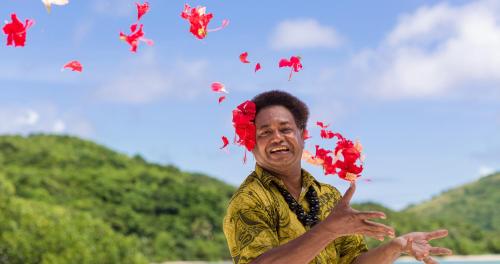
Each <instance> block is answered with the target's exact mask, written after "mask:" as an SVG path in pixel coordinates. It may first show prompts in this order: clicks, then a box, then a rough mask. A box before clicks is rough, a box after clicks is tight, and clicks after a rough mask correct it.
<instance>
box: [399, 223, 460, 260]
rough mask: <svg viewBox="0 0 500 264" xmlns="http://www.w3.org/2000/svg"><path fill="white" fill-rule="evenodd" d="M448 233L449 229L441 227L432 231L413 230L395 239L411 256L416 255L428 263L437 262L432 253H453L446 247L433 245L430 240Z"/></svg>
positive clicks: (418, 258) (416, 257)
mask: <svg viewBox="0 0 500 264" xmlns="http://www.w3.org/2000/svg"><path fill="white" fill-rule="evenodd" d="M447 235H448V230H446V229H441V230H435V231H431V232H412V233H408V234H405V235H402V236H400V237H397V238H395V239H394V241H395V242H397V243H398V244H399V245H400V246H401V248H402V251H403V252H404V253H406V254H408V255H410V256H413V257H415V259H417V260H419V261H423V262H424V263H426V264H437V263H438V262H437V261H436V260H434V259H433V258H432V257H431V255H451V254H452V251H451V250H450V249H448V248H444V247H433V246H431V245H430V244H429V241H431V240H433V239H438V238H443V237H446V236H447Z"/></svg>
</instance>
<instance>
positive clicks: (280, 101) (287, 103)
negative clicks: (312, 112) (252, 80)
mask: <svg viewBox="0 0 500 264" xmlns="http://www.w3.org/2000/svg"><path fill="white" fill-rule="evenodd" d="M252 102H254V103H255V108H256V112H255V115H256V116H257V114H259V111H260V110H262V109H264V108H266V107H269V106H274V105H281V106H283V107H285V108H286V109H288V111H290V112H291V113H292V115H293V117H294V119H295V124H296V125H297V127H298V128H300V129H305V128H306V125H307V119H308V118H309V108H308V107H307V105H306V104H305V103H304V102H302V101H301V100H300V99H298V98H297V97H295V96H293V95H291V94H289V93H287V92H284V91H279V90H273V91H268V92H263V93H261V94H258V95H256V96H255V97H254V98H253V99H252Z"/></svg>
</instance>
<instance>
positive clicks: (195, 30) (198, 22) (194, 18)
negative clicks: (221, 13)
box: [181, 4, 229, 39]
mask: <svg viewBox="0 0 500 264" xmlns="http://www.w3.org/2000/svg"><path fill="white" fill-rule="evenodd" d="M206 11H207V8H206V7H204V6H197V7H193V8H191V7H190V6H189V5H188V4H184V10H183V11H182V13H181V17H182V18H183V19H186V20H187V21H188V22H189V24H190V25H191V27H190V28H189V31H190V32H191V33H192V34H193V35H195V36H196V37H197V38H198V39H204V38H205V37H206V36H207V33H208V32H213V31H217V30H221V29H223V28H225V27H226V26H227V25H228V24H229V20H227V19H225V20H223V21H222V25H221V26H220V27H218V28H215V29H210V30H208V29H207V26H208V23H210V20H211V19H212V18H213V14H212V13H206Z"/></svg>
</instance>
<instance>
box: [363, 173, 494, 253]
mask: <svg viewBox="0 0 500 264" xmlns="http://www.w3.org/2000/svg"><path fill="white" fill-rule="evenodd" d="M499 190H500V173H496V174H493V175H489V176H486V177H483V178H481V179H480V180H478V181H476V182H473V183H470V184H467V185H464V186H461V187H459V188H455V189H452V190H449V191H446V192H444V193H442V194H440V195H438V196H436V197H434V198H433V199H431V200H430V201H428V202H425V203H422V204H419V205H416V206H411V207H409V208H407V209H405V210H403V211H400V212H395V211H392V210H390V209H387V208H384V207H382V206H380V205H376V204H371V203H367V204H361V205H358V206H357V208H361V209H367V210H368V209H376V210H381V211H384V212H386V213H387V220H386V221H385V222H386V223H389V224H391V225H392V226H393V227H395V228H396V230H397V231H398V232H399V233H407V232H411V231H415V230H421V231H429V230H434V229H438V228H446V229H448V230H449V232H450V233H449V236H448V238H445V239H442V240H439V241H436V242H435V244H436V245H441V246H446V247H449V248H451V249H453V251H454V253H455V254H461V255H468V254H486V253H491V254H493V253H494V254H499V253H500V210H499V209H498V208H499V204H500V191H499ZM369 242H370V244H371V246H375V245H377V244H378V242H377V241H376V240H371V239H370V240H369Z"/></svg>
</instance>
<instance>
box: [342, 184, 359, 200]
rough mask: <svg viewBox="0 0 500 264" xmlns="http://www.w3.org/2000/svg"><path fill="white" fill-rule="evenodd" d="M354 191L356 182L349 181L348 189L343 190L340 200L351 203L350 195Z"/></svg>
mask: <svg viewBox="0 0 500 264" xmlns="http://www.w3.org/2000/svg"><path fill="white" fill-rule="evenodd" d="M355 191H356V182H351V186H349V189H347V191H345V193H344V197H342V200H341V201H342V202H344V203H346V204H349V203H351V199H352V196H353V195H354V192H355Z"/></svg>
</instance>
